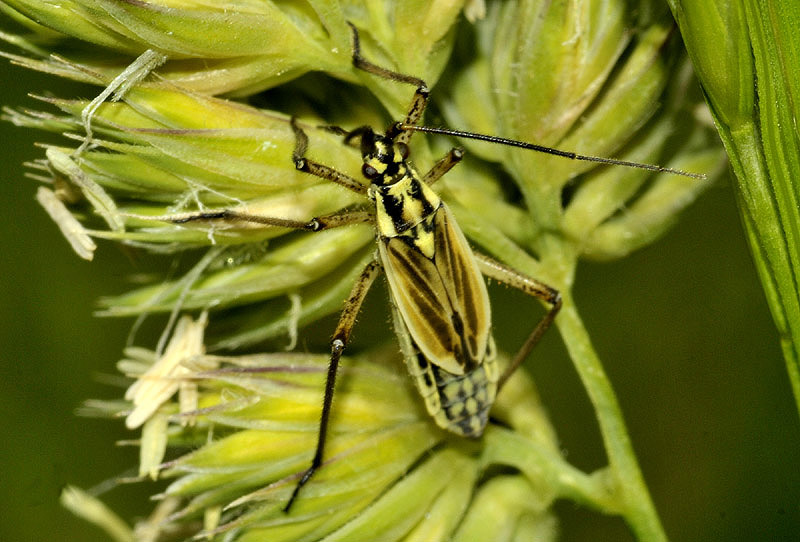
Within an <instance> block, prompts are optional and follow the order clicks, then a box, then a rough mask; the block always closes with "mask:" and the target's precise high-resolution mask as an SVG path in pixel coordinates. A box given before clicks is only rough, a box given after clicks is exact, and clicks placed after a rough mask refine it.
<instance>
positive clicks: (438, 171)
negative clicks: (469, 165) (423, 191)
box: [422, 147, 464, 185]
mask: <svg viewBox="0 0 800 542" xmlns="http://www.w3.org/2000/svg"><path fill="white" fill-rule="evenodd" d="M462 158H464V151H463V150H462V149H460V148H458V147H455V148H452V149H450V152H448V153H447V154H446V155H444V157H443V158H442V159H441V160H439V161H438V162H436V163H435V164H434V165H433V167H432V168H431V169H430V171H429V172H428V173H426V174H425V176H424V177H423V178H422V181H423V182H424V183H426V184H429V185H431V184H433V183H435V182H436V181H438V180H439V179H441V178H442V176H443V175H444V174H445V173H447V172H448V171H450V170H451V169H453V166H455V165H456V164H457V163H459V162H460V161H461V159H462Z"/></svg>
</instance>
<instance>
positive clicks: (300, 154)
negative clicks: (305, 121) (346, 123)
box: [290, 117, 367, 195]
mask: <svg viewBox="0 0 800 542" xmlns="http://www.w3.org/2000/svg"><path fill="white" fill-rule="evenodd" d="M290 124H291V125H292V130H294V135H295V139H296V142H295V147H294V152H292V160H293V161H294V167H296V168H297V169H298V170H299V171H303V172H305V173H310V174H311V175H314V176H316V177H320V178H322V179H327V180H329V181H332V182H334V183H336V184H338V185H341V186H344V187H345V188H347V189H348V190H352V191H353V192H358V193H359V194H364V195H365V194H366V193H367V187H366V186H365V185H363V184H361V183H360V182H358V181H357V180H355V179H354V178H352V177H350V176H349V175H346V174H344V173H342V172H340V171H336V170H335V169H333V168H332V167H329V166H326V165H323V164H319V163H317V162H313V161H311V160H309V159H307V158H306V150H307V149H308V136H307V135H306V133H305V132H304V131H303V129H302V128H300V126H298V124H297V119H295V118H294V117H292V119H291V121H290Z"/></svg>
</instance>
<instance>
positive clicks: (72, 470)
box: [0, 60, 800, 541]
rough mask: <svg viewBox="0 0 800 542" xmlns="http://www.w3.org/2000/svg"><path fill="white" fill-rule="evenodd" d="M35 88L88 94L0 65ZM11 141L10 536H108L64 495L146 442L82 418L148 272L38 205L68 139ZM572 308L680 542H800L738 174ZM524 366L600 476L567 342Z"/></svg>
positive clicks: (1, 522)
mask: <svg viewBox="0 0 800 542" xmlns="http://www.w3.org/2000/svg"><path fill="white" fill-rule="evenodd" d="M54 85H59V86H58V87H56V86H54ZM27 92H36V93H47V92H53V93H56V94H58V95H61V96H86V95H89V94H90V93H91V92H92V91H91V90H89V89H86V88H82V87H78V86H74V85H66V86H65V85H64V84H63V83H62V82H55V81H54V80H53V79H51V78H48V77H45V76H42V75H39V74H31V73H29V72H27V71H25V70H23V69H21V68H16V67H12V66H10V65H9V63H8V62H7V61H5V60H3V61H0V102H2V103H3V104H7V105H11V106H23V107H39V105H38V104H37V103H36V102H35V101H34V100H32V99H30V98H27V97H26V96H25V94H26V93H27ZM0 141H2V163H3V164H4V168H3V171H4V175H3V178H2V184H1V185H0V186H1V187H2V188H1V189H2V202H3V203H4V205H3V209H4V210H3V213H2V221H3V227H2V241H1V242H2V245H0V246H1V247H2V248H1V250H2V254H3V257H2V260H1V261H2V276H3V280H2V294H0V295H2V299H0V303H2V305H1V306H2V325H1V326H0V330H2V331H0V333H1V335H0V352H2V374H1V375H0V382H2V393H0V408H2V410H1V411H0V412H1V413H2V418H1V419H2V423H3V426H2V433H1V434H2V454H1V455H0V457H2V478H1V479H0V503H2V508H3V510H2V514H0V518H1V519H0V540H6V541H24V540H51V539H53V538H57V539H59V540H68V541H72V540H75V541H79V540H80V541H95V540H98V541H99V540H105V537H104V536H103V535H102V533H100V532H99V531H97V530H96V529H95V528H94V527H92V526H89V525H87V524H85V523H83V522H82V521H80V520H78V519H75V518H73V517H72V516H71V515H70V514H69V513H68V512H66V511H65V510H63V509H61V508H60V506H59V504H58V495H59V491H60V489H61V488H62V487H63V486H64V485H65V484H76V485H78V486H81V487H84V488H88V487H91V486H93V485H95V484H98V483H101V482H102V481H104V480H106V479H107V478H110V477H113V476H115V475H119V474H121V473H123V472H125V471H126V470H127V469H129V468H131V467H132V466H134V465H135V463H136V452H135V450H134V449H132V448H118V447H116V446H115V445H114V442H115V441H116V440H119V439H123V438H130V437H132V436H134V434H132V433H128V432H126V431H124V429H123V428H122V424H121V422H110V421H104V420H93V419H81V418H77V417H76V416H75V415H74V410H75V408H76V407H77V406H79V404H80V403H81V401H82V400H84V399H86V398H89V397H105V398H114V397H117V396H118V394H119V390H118V389H116V388H114V387H112V386H109V385H108V384H105V383H103V382H102V377H103V375H111V374H114V372H115V370H114V363H115V362H116V360H117V359H118V358H119V356H120V352H121V348H122V346H123V345H124V343H125V340H126V336H127V331H128V327H129V324H130V322H127V321H121V320H107V319H96V318H94V317H92V311H93V308H94V306H95V299H97V297H99V296H100V295H104V294H113V293H117V292H120V291H123V290H124V289H125V288H126V277H127V276H128V275H129V274H131V273H134V272H137V271H141V270H142V269H140V266H141V264H137V261H136V260H135V259H134V260H131V259H129V258H128V256H127V255H126V254H123V253H122V252H121V251H120V250H119V249H118V248H117V247H116V246H114V245H112V244H109V243H102V242H101V243H100V248H99V250H98V252H97V256H96V259H95V261H94V262H93V263H88V262H84V261H82V260H80V259H79V258H78V257H77V256H75V255H74V254H73V253H72V251H71V249H70V248H69V247H68V245H67V243H66V242H65V241H64V240H63V239H62V237H61V235H60V234H59V232H58V231H57V229H56V227H55V226H54V225H53V224H52V223H51V222H50V221H49V219H48V218H47V217H46V216H45V214H44V212H43V211H42V210H41V209H40V208H39V207H38V205H37V204H36V203H35V201H34V194H35V191H36V183H35V182H33V181H31V180H28V179H26V178H24V176H23V174H24V169H23V168H22V166H21V163H22V162H24V161H26V160H31V159H33V158H37V157H40V156H42V155H43V151H42V150H41V149H37V148H35V147H34V146H33V143H34V142H35V141H51V142H55V141H58V139H57V138H55V136H52V135H49V134H42V133H35V132H32V131H30V130H24V129H20V128H16V127H14V126H12V125H10V124H8V123H2V124H0ZM376 294H377V295H373V296H372V299H371V300H370V303H369V304H368V306H367V307H366V309H365V310H367V311H373V314H375V313H376V312H377V313H380V311H385V310H386V305H385V300H384V299H380V294H379V293H378V292H376ZM492 294H493V296H494V298H495V308H494V314H495V315H496V323H495V326H496V330H497V335H498V342H499V344H500V345H508V346H507V348H512V347H513V345H514V344H515V343H516V341H518V340H519V339H520V337H522V336H524V335H525V333H526V331H527V330H526V327H527V324H525V323H524V322H521V320H522V319H521V318H520V317H519V311H520V310H523V309H517V308H516V305H517V304H519V305H520V306H521V307H529V306H531V313H532V318H533V312H534V309H533V307H532V305H533V304H532V303H530V301H528V300H527V299H524V297H522V296H520V295H517V294H516V293H513V292H509V291H506V290H504V289H502V288H497V287H495V288H493V290H492ZM576 297H577V299H578V303H579V307H580V309H581V310H582V313H583V315H584V318H585V320H586V324H587V327H588V328H589V331H590V333H591V334H592V337H593V340H594V343H595V346H596V348H597V350H598V352H599V354H600V356H601V359H602V360H603V361H604V363H605V366H606V369H607V371H608V373H609V375H610V378H611V381H612V382H613V384H614V386H615V389H616V391H617V394H618V397H619V400H620V402H621V404H622V407H623V410H624V412H625V415H626V419H627V422H628V425H629V430H630V435H631V438H632V441H633V443H634V446H635V448H636V451H637V453H638V456H639V459H640V461H641V464H642V468H643V470H644V474H645V478H646V480H647V483H648V486H649V487H650V489H651V491H652V494H653V498H654V500H655V503H656V507H657V508H658V510H659V512H660V514H661V517H662V519H663V522H664V524H665V526H666V530H667V533H668V534H669V535H670V537H671V539H672V540H674V541H682V540H724V541H736V540H741V541H752V540H797V539H798V537H800V535H798V533H800V509H799V506H800V469H799V468H798V464H800V432H799V431H798V427H799V426H800V425H799V424H798V415H797V411H796V409H795V407H794V404H793V401H792V397H791V392H790V389H789V386H788V383H787V379H786V375H785V370H784V365H783V360H782V358H781V354H780V350H779V348H778V344H777V337H776V333H775V330H774V329H773V327H772V324H771V320H770V317H769V314H768V312H767V308H766V305H765V302H764V300H763V295H762V293H761V291H760V288H759V285H758V283H757V280H756V277H755V274H754V271H753V267H752V264H751V263H750V260H749V255H748V253H747V249H746V247H745V244H744V241H743V238H742V233H741V227H740V225H739V219H738V215H737V214H736V211H735V208H734V202H733V196H732V194H731V192H730V190H729V188H728V185H727V181H726V180H725V179H722V180H721V181H720V182H719V183H718V184H717V185H716V186H715V187H714V188H712V189H711V190H710V191H709V192H708V193H707V194H706V195H705V196H704V197H703V198H702V200H701V201H700V202H699V203H698V204H697V205H695V206H694V207H693V208H692V209H690V210H689V211H688V212H687V213H686V214H685V216H684V217H683V219H682V220H681V222H680V223H679V224H678V226H677V227H676V228H675V229H674V230H673V231H672V232H670V233H669V234H668V235H667V236H666V237H665V238H664V239H662V240H661V241H660V242H658V243H656V244H655V245H653V246H652V247H650V248H647V249H645V250H642V251H640V252H638V253H637V254H635V255H634V256H632V257H630V258H628V259H626V260H625V261H622V262H617V263H613V264H604V265H595V264H592V265H588V264H587V265H583V266H582V267H581V268H580V273H579V277H578V287H577V291H576ZM504 316H505V317H504ZM366 320H373V321H377V322H379V323H380V322H384V321H385V320H386V319H385V318H384V317H383V316H381V315H380V314H378V317H377V318H363V319H362V321H366ZM368 332H369V328H368V329H366V330H363V331H362V333H368ZM387 333H388V330H387ZM356 339H357V337H356ZM528 367H529V368H530V369H531V370H532V371H533V373H534V374H535V377H536V379H537V383H538V385H539V387H540V391H541V393H542V396H543V400H544V402H545V404H546V406H547V408H548V409H549V411H550V413H551V415H552V418H553V420H554V423H555V425H556V428H557V430H558V432H559V435H560V437H561V440H562V445H563V450H564V453H565V454H566V455H567V457H568V459H569V460H570V461H571V462H573V463H574V464H576V465H578V466H579V467H581V468H584V469H594V468H597V467H599V466H601V465H603V464H604V462H605V459H604V455H603V452H602V446H601V444H600V437H599V433H598V430H597V428H596V424H595V422H594V418H593V414H592V410H591V407H590V405H589V404H588V401H587V399H586V397H585V394H584V393H583V390H582V388H581V386H580V383H579V382H578V381H577V378H576V375H575V373H574V371H573V370H572V367H571V365H570V363H569V361H568V359H567V358H566V355H565V353H564V349H563V346H562V345H561V343H560V341H559V339H558V336H557V333H554V332H552V333H550V335H549V337H547V339H546V340H545V341H544V344H543V345H542V346H541V347H540V348H538V349H537V350H536V351H535V353H534V355H533V356H532V358H531V360H529V362H528ZM147 494H148V493H147V492H145V491H143V490H139V489H136V488H130V487H128V488H121V489H119V488H118V489H115V490H113V491H112V492H111V493H109V494H107V495H106V497H105V500H106V502H108V503H109V504H110V505H111V506H112V507H114V508H115V509H116V510H119V511H123V512H125V514H126V515H127V517H128V518H130V516H131V515H133V514H141V513H144V512H145V511H146V510H147V509H148V507H149V505H148V503H147V502H146V495H147ZM558 512H559V514H560V516H561V517H562V529H563V531H564V536H563V540H569V541H572V540H574V541H588V540H591V541H604V540H623V541H624V540H631V539H632V538H631V536H630V535H629V534H628V531H627V529H626V528H625V526H624V525H623V524H622V522H621V521H620V520H618V519H614V518H606V517H603V516H600V515H598V514H595V513H594V512H591V511H587V510H584V509H580V508H577V507H576V506H574V505H573V504H572V503H560V504H559V506H558Z"/></svg>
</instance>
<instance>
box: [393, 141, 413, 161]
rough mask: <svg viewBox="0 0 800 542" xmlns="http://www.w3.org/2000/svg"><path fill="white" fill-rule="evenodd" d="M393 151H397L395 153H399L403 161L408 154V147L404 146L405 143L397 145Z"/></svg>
mask: <svg viewBox="0 0 800 542" xmlns="http://www.w3.org/2000/svg"><path fill="white" fill-rule="evenodd" d="M395 149H397V152H399V153H400V156H401V157H402V158H403V160H405V159H406V158H408V154H409V152H410V151H409V149H408V145H406V144H405V143H397V144H396V145H395Z"/></svg>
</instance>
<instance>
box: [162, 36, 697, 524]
mask: <svg viewBox="0 0 800 542" xmlns="http://www.w3.org/2000/svg"><path fill="white" fill-rule="evenodd" d="M351 28H352V32H353V64H354V66H355V67H356V68H358V69H361V70H364V71H366V72H369V73H371V74H374V75H376V76H380V77H384V78H387V79H390V80H394V81H397V82H401V83H407V84H411V85H414V86H415V87H416V91H415V92H414V96H413V98H412V100H411V104H410V106H409V108H408V112H407V114H406V117H405V119H404V120H403V121H402V122H397V123H395V124H393V125H392V126H390V127H389V128H388V129H387V130H386V131H385V132H384V133H376V132H375V131H374V130H373V129H372V128H370V127H368V126H365V127H360V128H356V129H355V130H352V131H345V130H343V129H339V128H332V129H333V130H334V131H336V132H337V133H340V134H341V135H343V136H344V140H345V142H346V143H348V144H356V143H357V144H358V145H359V146H360V149H361V154H362V157H363V165H362V168H361V171H362V174H363V176H364V177H365V178H366V179H368V180H369V182H370V184H369V186H365V185H364V184H363V183H362V182H359V181H358V180H356V179H355V178H353V177H351V176H349V175H347V174H345V173H342V172H340V171H337V170H335V169H333V168H331V167H328V166H326V165H323V164H320V163H317V162H314V161H312V160H310V159H308V158H306V151H307V147H308V138H307V136H306V134H305V133H304V132H303V130H302V129H301V128H300V127H299V125H298V124H297V122H295V120H294V119H292V121H291V126H292V129H293V130H294V133H295V137H296V145H295V149H294V152H293V156H292V158H293V160H294V164H295V167H296V168H297V169H298V170H300V171H303V172H306V173H309V174H311V175H315V176H317V177H320V178H323V179H327V180H330V181H332V182H335V183H337V184H339V185H341V186H343V187H345V188H347V189H349V190H352V191H354V192H357V193H359V194H362V195H364V196H366V198H367V199H368V200H369V201H370V203H371V208H369V209H368V210H356V211H346V212H343V213H338V214H333V215H328V216H321V217H317V218H314V219H312V220H310V221H309V222H299V221H294V220H288V219H282V218H277V217H264V216H258V215H250V214H244V213H239V212H236V211H231V210H221V211H211V212H203V213H199V214H194V215H191V216H188V217H183V218H181V219H177V220H174V222H188V221H193V220H209V219H224V220H231V221H246V222H251V223H256V224H264V225H272V226H281V227H289V228H296V229H304V230H309V231H320V230H323V229H328V228H335V227H340V226H344V225H348V224H355V223H371V224H373V226H374V228H375V234H376V235H375V236H376V241H377V245H378V250H377V253H376V257H375V258H374V259H373V260H372V261H371V262H370V263H368V264H367V266H366V267H365V268H364V270H363V271H362V273H361V275H360V277H359V279H358V280H357V282H356V284H355V285H354V287H353V289H352V291H351V293H350V295H349V296H348V298H347V300H346V301H345V304H344V308H343V310H342V313H341V316H340V318H339V323H338V325H337V327H336V330H335V332H334V334H333V338H332V341H331V358H330V363H329V366H328V371H327V377H326V382H325V394H324V399H323V405H322V413H321V416H320V424H319V435H318V440H317V447H316V451H315V454H314V458H313V460H312V463H311V465H310V466H309V468H308V469H307V470H306V471H305V472H304V473H303V474H302V476H301V477H300V479H299V481H298V483H297V485H296V486H295V489H294V491H293V493H292V495H291V497H290V499H289V501H288V503H287V504H286V507H285V508H284V510H286V511H288V510H289V509H290V507H291V506H292V503H293V502H294V501H295V499H296V498H297V496H298V493H299V491H300V489H301V488H302V487H303V486H304V485H305V484H306V483H307V482H308V481H309V480H310V479H311V477H312V476H313V474H314V473H315V472H316V471H317V470H318V469H319V468H320V466H321V464H322V460H323V455H324V449H325V441H326V436H327V431H328V424H329V418H330V412H331V405H332V401H333V393H334V388H335V381H336V373H337V369H338V366H339V361H340V358H341V356H342V352H343V351H344V349H345V347H346V346H347V344H348V342H349V340H350V334H351V331H352V329H353V326H354V323H355V319H356V316H357V315H358V312H359V310H360V308H361V305H362V302H363V301H364V298H365V296H366V294H367V292H368V291H369V289H370V286H371V285H372V283H373V281H374V280H375V278H376V277H377V275H378V274H379V273H380V271H381V270H383V271H384V273H385V275H386V278H387V281H388V284H389V292H390V297H391V305H392V312H393V317H394V323H395V328H396V331H397V336H398V339H399V341H400V344H401V348H402V351H403V354H404V357H405V362H406V365H407V366H408V369H409V372H410V373H411V375H412V377H413V378H414V382H415V384H416V387H417V389H418V390H419V392H420V394H421V395H422V397H423V398H424V401H425V405H426V408H427V410H428V413H429V414H430V415H431V417H432V418H433V419H434V420H435V422H436V423H437V425H439V426H440V427H442V428H443V429H446V430H448V431H451V432H453V433H456V434H458V435H461V436H464V437H471V438H478V437H480V436H481V435H482V434H483V431H484V429H485V426H486V424H487V420H488V416H489V410H490V409H491V407H492V404H493V402H494V399H495V397H496V394H497V393H498V391H499V389H500V388H501V387H502V385H503V383H504V382H505V381H506V379H507V378H508V377H509V376H510V375H511V374H512V373H513V372H514V371H515V370H516V369H517V368H518V367H519V365H520V364H521V363H522V362H523V360H524V359H525V358H526V357H527V355H528V354H529V353H530V352H531V350H532V349H533V347H534V346H535V345H536V343H537V342H538V341H539V339H540V338H541V336H542V334H543V333H544V332H545V331H546V330H547V329H548V327H549V326H550V325H551V323H552V322H553V320H554V318H555V317H556V315H557V313H558V311H559V308H560V307H561V298H560V295H559V293H558V291H556V290H555V289H554V288H551V287H550V286H548V285H546V284H544V283H542V282H540V281H538V280H536V279H534V278H531V277H528V276H526V275H523V274H521V273H519V272H517V271H515V270H513V269H511V268H509V267H507V266H505V265H503V264H501V263H499V262H497V261H495V260H493V259H491V258H489V257H488V256H485V255H483V254H480V253H478V252H475V251H473V250H472V249H471V248H470V246H469V243H468V242H467V240H466V238H465V237H464V234H463V233H462V232H461V230H460V229H459V227H458V225H457V223H456V221H455V219H454V218H453V215H452V213H451V212H450V210H449V209H448V207H447V205H446V204H445V203H444V202H443V201H442V200H441V199H440V198H439V196H438V195H437V194H436V192H434V190H433V189H432V188H431V186H432V185H433V184H434V183H436V181H437V180H439V179H440V178H441V177H442V176H443V175H444V174H445V173H447V172H448V171H449V170H450V169H451V168H452V167H453V166H455V165H456V164H457V163H458V162H459V161H460V160H461V158H462V156H463V152H462V151H461V150H460V149H458V148H454V149H452V150H451V151H450V152H449V153H448V154H447V155H446V156H445V157H444V158H442V159H441V160H439V161H438V162H437V163H436V164H435V165H434V166H433V167H432V168H431V170H430V171H429V172H427V173H426V174H425V175H419V173H418V172H417V171H416V170H415V169H414V167H413V166H412V165H411V163H410V162H409V161H408V157H409V147H408V142H409V140H410V138H411V135H412V134H413V132H414V131H424V132H429V133H440V134H447V135H451V136H457V137H464V138H470V139H478V140H483V141H489V142H494V143H499V144H504V145H511V146H516V147H521V148H525V149H530V150H536V151H540V152H546V153H549V154H554V155H557V156H562V157H565V158H569V159H573V160H583V161H591V162H599V163H604V164H612V165H623V166H629V167H636V168H643V169H648V170H653V171H661V172H671V173H676V174H679V175H686V176H690V177H699V178H702V177H703V176H702V175H697V174H692V173H686V172H682V171H678V170H674V169H671V168H663V167H660V166H654V165H649V164H639V163H634V162H627V161H623V160H615V159H610V158H602V157H594V156H585V155H579V154H575V153H572V152H566V151H561V150H558V149H552V148H548V147H542V146H539V145H535V144H531V143H526V142H522V141H516V140H509V139H504V138H499V137H495V136H488V135H483V134H475V133H470V132H461V131H455V130H445V129H437V128H429V127H425V126H419V125H418V122H419V121H420V119H421V117H422V114H423V112H424V110H425V108H426V106H427V103H428V87H427V85H426V84H425V82H424V81H423V80H421V79H418V78H416V77H413V76H410V75H405V74H400V73H397V72H394V71H391V70H388V69H386V68H383V67H380V66H377V65H375V64H372V63H371V62H369V61H367V60H366V59H364V58H363V57H362V55H361V51H360V45H359V35H358V32H357V30H356V28H355V27H354V26H352V25H351ZM482 275H486V276H487V277H490V278H493V279H495V280H498V281H499V282H502V283H505V284H507V285H509V286H512V287H514V288H517V289H519V290H522V291H523V292H525V293H527V294H529V295H531V296H533V297H535V298H537V299H540V300H542V301H544V302H545V303H547V304H548V305H549V306H550V309H549V310H548V312H547V313H546V314H545V315H544V317H542V319H541V320H540V321H539V322H538V324H537V325H536V326H535V327H534V329H533V331H532V332H531V333H530V335H529V336H528V338H527V339H526V341H525V342H524V343H523V345H522V347H521V348H520V349H519V351H518V352H517V354H516V355H515V356H514V358H513V359H512V361H511V363H510V364H509V366H508V367H507V368H506V369H505V371H504V372H503V374H500V370H499V367H498V364H497V361H496V359H495V345H494V340H493V338H492V334H491V310H490V304H489V297H488V293H487V289H486V284H485V281H484V279H483V276H482Z"/></svg>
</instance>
